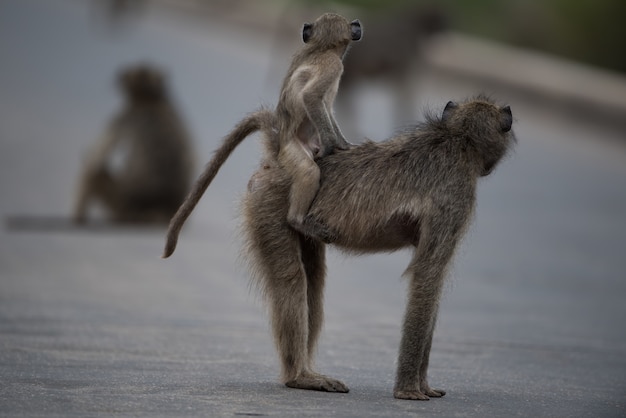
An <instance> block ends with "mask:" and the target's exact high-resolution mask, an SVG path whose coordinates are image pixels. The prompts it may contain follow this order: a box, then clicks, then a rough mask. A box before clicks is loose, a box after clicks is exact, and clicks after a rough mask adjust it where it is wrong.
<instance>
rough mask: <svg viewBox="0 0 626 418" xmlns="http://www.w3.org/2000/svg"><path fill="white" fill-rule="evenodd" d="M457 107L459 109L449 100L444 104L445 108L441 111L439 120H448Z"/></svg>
mask: <svg viewBox="0 0 626 418" xmlns="http://www.w3.org/2000/svg"><path fill="white" fill-rule="evenodd" d="M457 107H459V105H458V104H456V103H455V102H453V101H452V100H450V101H449V102H448V103H447V104H446V107H445V108H444V109H443V114H442V115H441V120H443V121H445V120H446V119H448V118H449V117H450V116H451V115H452V113H453V112H454V109H456V108H457Z"/></svg>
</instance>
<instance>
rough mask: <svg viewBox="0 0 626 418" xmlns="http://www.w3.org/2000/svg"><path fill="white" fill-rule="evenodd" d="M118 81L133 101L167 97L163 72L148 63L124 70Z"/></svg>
mask: <svg viewBox="0 0 626 418" xmlns="http://www.w3.org/2000/svg"><path fill="white" fill-rule="evenodd" d="M118 83H119V86H120V88H121V89H122V91H123V92H124V93H125V94H126V97H127V98H128V100H129V101H131V102H133V103H134V102H147V101H156V100H161V99H163V98H164V97H165V80H164V76H163V73H162V72H161V71H160V70H158V69H157V68H154V67H152V66H150V65H147V64H140V65H137V66H134V67H130V68H126V69H124V70H122V71H121V72H120V74H119V76H118Z"/></svg>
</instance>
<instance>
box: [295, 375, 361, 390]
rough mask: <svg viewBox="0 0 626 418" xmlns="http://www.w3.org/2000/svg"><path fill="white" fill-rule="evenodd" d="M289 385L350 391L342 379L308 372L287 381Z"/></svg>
mask: <svg viewBox="0 0 626 418" xmlns="http://www.w3.org/2000/svg"><path fill="white" fill-rule="evenodd" d="M285 385H286V386H287V387H290V388H296V389H308V390H320V391H322V392H339V393H348V392H349V389H348V387H347V386H346V385H345V384H344V383H343V382H341V381H340V380H337V379H333V378H330V377H328V376H324V375H322V374H317V373H306V374H302V375H300V376H298V377H296V378H295V379H293V380H290V381H288V382H287V383H285Z"/></svg>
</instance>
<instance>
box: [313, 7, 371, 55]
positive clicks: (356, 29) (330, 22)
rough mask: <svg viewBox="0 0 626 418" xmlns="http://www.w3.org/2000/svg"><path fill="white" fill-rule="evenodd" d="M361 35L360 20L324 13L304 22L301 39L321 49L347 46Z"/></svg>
mask: <svg viewBox="0 0 626 418" xmlns="http://www.w3.org/2000/svg"><path fill="white" fill-rule="evenodd" d="M362 35H363V29H362V27H361V22H359V21H358V20H353V21H352V22H349V21H348V19H346V18H345V17H343V16H340V15H338V14H335V13H325V14H323V15H321V16H320V17H318V18H317V20H316V21H315V22H313V23H305V24H304V26H303V27H302V40H303V41H304V43H305V44H312V45H315V46H317V47H319V48H321V49H333V48H337V47H341V46H347V45H348V44H349V43H350V41H358V40H360V39H361V36H362Z"/></svg>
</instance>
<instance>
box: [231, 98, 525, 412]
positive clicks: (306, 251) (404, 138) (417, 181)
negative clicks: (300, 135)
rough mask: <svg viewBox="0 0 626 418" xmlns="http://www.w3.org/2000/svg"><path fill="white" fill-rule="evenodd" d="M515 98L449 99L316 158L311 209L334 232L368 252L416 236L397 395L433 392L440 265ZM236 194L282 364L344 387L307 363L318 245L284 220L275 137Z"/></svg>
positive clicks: (294, 374)
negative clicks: (414, 120)
mask: <svg viewBox="0 0 626 418" xmlns="http://www.w3.org/2000/svg"><path fill="white" fill-rule="evenodd" d="M511 125H512V115H511V109H510V108H509V107H508V106H506V107H500V106H497V105H496V104H494V103H493V102H492V101H490V100H488V99H487V98H485V97H478V98H476V99H473V100H470V101H467V102H465V103H462V104H458V105H457V104H455V103H453V102H449V103H448V104H447V106H446V107H445V109H444V111H443V114H442V115H441V116H440V117H434V116H428V117H427V119H426V122H425V123H424V124H421V125H417V126H415V127H413V128H411V129H407V130H406V131H404V132H402V133H399V134H397V135H396V136H394V137H392V138H391V139H389V140H387V141H385V142H381V143H374V142H366V143H365V144H363V145H360V146H357V147H354V148H351V149H349V150H346V151H341V152H340V153H337V154H333V155H329V156H327V157H325V158H323V159H321V160H320V161H319V164H320V168H321V186H320V189H319V191H318V193H317V196H316V197H315V200H314V201H313V204H312V206H311V209H310V211H309V215H308V216H310V217H312V218H314V219H315V220H317V221H320V222H322V223H323V224H325V225H327V226H328V228H329V230H330V231H332V239H331V240H332V243H333V244H334V245H336V246H337V247H339V248H340V249H342V250H343V251H345V252H347V253H356V254H364V253H369V252H378V251H393V250H398V249H401V248H406V247H413V248H414V254H413V259H412V261H411V263H410V264H409V266H408V268H407V270H406V272H405V275H406V276H407V277H408V279H409V284H408V286H409V298H408V305H407V308H406V314H405V318H404V326H403V334H402V341H401V344H400V354H399V360H398V369H397V377H396V384H395V389H394V396H395V397H396V398H400V399H422V400H426V399H429V397H440V396H443V395H444V394H445V392H444V391H443V390H438V389H433V388H431V387H430V385H429V384H428V381H427V369H428V359H429V354H430V348H431V342H432V336H433V330H434V328H435V322H436V318H437V310H438V304H439V297H440V294H441V289H442V285H443V281H444V275H445V272H446V268H447V266H448V264H449V261H450V259H451V258H452V256H453V253H454V250H455V248H456V246H457V244H458V242H459V240H460V238H461V236H462V235H463V233H464V231H465V229H466V227H467V225H468V222H469V220H470V217H471V215H472V212H473V210H474V205H475V199H476V195H475V193H476V185H477V180H478V178H479V177H481V176H485V175H487V174H489V173H490V172H491V171H492V170H493V169H494V167H495V166H496V164H497V163H498V162H499V161H500V160H501V159H502V157H503V156H504V155H505V154H506V153H507V150H508V149H509V148H510V147H511V145H512V142H513V135H512V133H511ZM267 148H268V151H267V155H266V157H265V159H264V161H263V164H262V166H261V168H260V169H259V170H258V171H257V172H256V173H255V174H254V175H253V176H252V178H251V180H250V183H249V185H248V193H247V195H246V196H245V198H244V201H243V214H244V222H243V227H244V231H245V233H246V246H247V254H248V255H249V260H250V264H251V268H252V272H253V274H254V275H255V277H256V279H257V282H258V284H259V287H260V288H261V290H262V292H263V294H264V295H265V296H266V298H267V301H268V304H269V307H270V314H271V322H272V328H273V333H274V337H275V341H276V346H277V349H278V351H279V355H280V360H281V364H282V375H283V380H284V382H285V384H286V385H287V386H289V387H295V388H302V389H314V390H324V391H332V392H347V391H348V388H347V387H346V386H345V385H344V384H343V383H342V382H340V381H338V380H336V379H332V378H329V377H326V376H323V375H320V374H318V373H316V372H314V371H313V364H312V363H313V354H314V351H315V346H316V342H317V339H318V336H319V332H320V329H321V325H322V318H323V306H322V293H323V288H324V280H325V274H326V267H325V245H324V244H323V243H322V242H320V241H318V240H315V239H311V238H308V237H305V236H303V235H302V234H299V233H298V232H297V231H294V230H293V229H292V228H289V227H288V225H287V222H286V219H287V211H288V209H287V208H288V204H287V202H288V196H289V190H290V187H291V179H290V176H289V175H288V173H286V172H285V170H283V169H282V168H281V166H280V164H279V163H278V161H277V159H276V155H275V153H273V152H272V149H271V146H268V147H267Z"/></svg>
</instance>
